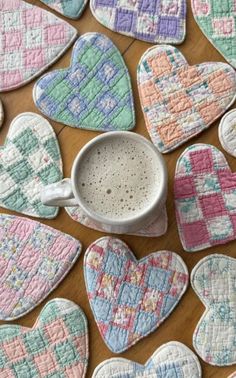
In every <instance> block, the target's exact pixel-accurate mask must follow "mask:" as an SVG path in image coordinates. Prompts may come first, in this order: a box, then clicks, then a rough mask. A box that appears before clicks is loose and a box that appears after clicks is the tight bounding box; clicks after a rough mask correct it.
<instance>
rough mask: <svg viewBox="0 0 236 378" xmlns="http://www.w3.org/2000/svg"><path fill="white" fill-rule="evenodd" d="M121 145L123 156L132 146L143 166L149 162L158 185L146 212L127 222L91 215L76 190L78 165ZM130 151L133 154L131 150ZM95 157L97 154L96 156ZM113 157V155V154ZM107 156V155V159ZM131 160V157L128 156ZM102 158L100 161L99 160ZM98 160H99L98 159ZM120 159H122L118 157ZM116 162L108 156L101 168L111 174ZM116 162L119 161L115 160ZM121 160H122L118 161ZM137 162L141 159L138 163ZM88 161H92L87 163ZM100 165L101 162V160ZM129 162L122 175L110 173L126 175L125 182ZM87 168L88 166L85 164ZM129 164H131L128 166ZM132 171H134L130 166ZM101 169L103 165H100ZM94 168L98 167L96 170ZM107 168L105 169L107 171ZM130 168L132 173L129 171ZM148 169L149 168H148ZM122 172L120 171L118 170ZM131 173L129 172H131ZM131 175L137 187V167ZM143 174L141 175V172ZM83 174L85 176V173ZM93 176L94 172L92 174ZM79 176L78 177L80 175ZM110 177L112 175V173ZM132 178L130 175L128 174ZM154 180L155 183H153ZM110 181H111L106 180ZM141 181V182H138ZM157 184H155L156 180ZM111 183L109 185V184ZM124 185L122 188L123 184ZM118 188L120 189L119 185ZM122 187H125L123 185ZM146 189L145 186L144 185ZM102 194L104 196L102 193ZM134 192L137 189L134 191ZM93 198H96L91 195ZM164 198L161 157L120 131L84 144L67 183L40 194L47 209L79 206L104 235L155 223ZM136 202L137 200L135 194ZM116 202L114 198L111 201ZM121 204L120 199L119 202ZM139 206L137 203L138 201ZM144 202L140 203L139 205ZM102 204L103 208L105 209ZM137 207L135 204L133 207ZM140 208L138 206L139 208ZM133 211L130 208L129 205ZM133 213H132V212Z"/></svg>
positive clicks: (146, 144) (145, 143) (147, 144)
mask: <svg viewBox="0 0 236 378" xmlns="http://www.w3.org/2000/svg"><path fill="white" fill-rule="evenodd" d="M121 142H122V143H124V144H125V146H126V147H124V148H125V153H126V152H127V153H131V152H129V146H133V147H134V146H136V148H140V150H137V151H141V149H142V152H143V154H144V155H143V156H145V159H146V160H145V159H143V161H144V163H145V161H146V162H148V161H149V159H150V161H152V165H153V167H156V169H157V171H158V174H156V173H155V172H153V173H154V175H153V177H154V176H155V174H156V176H155V177H156V178H157V177H158V182H156V183H155V182H154V183H152V184H154V185H155V186H156V187H155V192H154V191H153V190H152V195H153V196H154V197H153V200H152V201H151V203H150V204H148V206H147V207H146V208H143V210H142V211H141V213H137V214H135V215H134V216H128V217H127V218H125V217H124V216H123V217H120V218H119V217H118V218H115V219H114V217H113V216H106V215H104V214H101V212H100V213H99V212H98V211H95V210H94V209H92V208H91V206H89V204H88V203H87V202H86V201H87V199H86V200H85V198H84V194H83V195H82V191H81V189H80V188H79V187H81V186H80V185H79V183H80V179H81V178H80V169H81V171H83V172H84V168H83V169H82V164H84V162H85V161H86V159H88V161H89V159H90V160H91V159H94V157H93V155H94V153H95V149H96V151H98V149H100V148H101V149H102V148H104V150H105V149H106V147H107V149H109V148H113V147H110V146H113V144H114V146H116V145H117V146H118V145H119V146H121ZM133 151H134V150H133ZM96 153H97V152H96ZM114 154H115V153H114ZM109 156H110V155H109ZM129 156H131V155H129ZM106 157H107V155H106ZM101 158H102V157H101ZM101 158H100V159H101ZM121 158H124V157H123V156H121ZM112 159H113V160H114V159H116V155H113V156H111V159H107V160H106V161H107V163H106V164H107V165H106V167H105V168H104V169H105V170H109V171H110V172H112V169H113V163H112V161H111V160H112ZM118 159H119V157H118ZM121 160H122V159H121ZM132 160H134V157H132ZM139 160H141V159H139ZM91 161H92V160H91ZM101 161H102V160H101ZM130 161H131V160H128V161H127V164H125V167H124V170H123V173H122V170H120V169H119V172H118V171H117V170H116V172H115V171H114V175H115V174H116V173H117V172H118V173H119V175H121V174H124V175H125V174H126V179H127V171H126V169H128V168H127V167H129V163H130ZM86 164H88V163H86ZM130 164H131V163H130ZM132 164H133V168H134V164H136V163H135V160H134V162H133V163H132ZM137 164H142V161H139V162H138V163H137ZM104 166H105V165H104ZM87 167H88V165H85V168H87ZM89 168H91V169H92V163H91V164H90V166H89ZM97 168H98V167H97ZM108 168H109V169H108ZM133 168H132V169H133ZM148 168H149V167H148ZM122 169H123V168H122ZM132 169H131V172H132ZM150 169H151V168H150ZM133 171H134V172H135V173H133V175H135V176H137V177H136V180H137V181H136V182H138V183H139V176H138V175H139V169H138V166H137V169H135V170H133ZM144 172H145V171H144ZM85 173H86V172H85ZM93 173H94V172H93ZM81 174H82V173H81ZM112 175H113V173H112ZM131 175H132V174H131ZM150 178H151V177H146V179H148V180H149V184H150ZM156 178H155V180H156ZM110 179H111V178H110ZM141 179H142V178H141ZM104 180H105V179H104ZM153 180H154V179H153ZM156 181H157V180H156ZM111 182H113V181H111ZM122 182H123V178H122V177H121V183H122ZM124 185H125V184H124ZM120 186H122V185H120ZM125 186H126V185H125ZM149 186H150V185H149ZM147 187H148V185H147ZM147 187H146V188H145V185H143V187H142V189H145V190H147ZM98 189H99V193H100V194H101V190H104V198H106V196H107V193H109V190H110V189H109V190H107V188H106V187H103V183H101V185H100V187H99V188H98ZM105 190H106V192H105ZM137 190H138V189H137ZM116 193H118V194H117V195H119V191H117V192H116ZM95 197H96V194H95ZM131 197H132V198H133V197H135V193H133V196H130V197H129V198H131ZM166 197H167V168H166V165H165V162H164V159H163V157H162V155H161V154H160V153H159V152H158V150H157V149H156V147H155V146H154V145H153V144H152V143H151V142H150V141H148V140H147V139H146V138H144V137H142V136H140V135H138V134H136V133H132V132H124V131H121V132H119V131H117V132H116V131H115V132H114V131H113V132H107V133H104V134H102V135H99V136H98V137H95V138H94V139H92V140H91V141H90V142H88V143H87V144H86V145H85V146H84V147H83V148H82V149H81V151H80V152H79V153H78V155H77V157H76V158H75V160H74V163H73V166H72V171H71V179H68V178H66V179H64V180H62V181H61V182H57V183H55V184H51V185H48V186H46V187H44V188H43V190H42V192H41V201H42V203H43V204H44V205H48V206H61V207H68V206H80V207H81V209H82V210H83V211H84V213H85V214H86V215H87V216H88V217H89V218H90V219H91V220H92V221H93V222H95V224H97V225H98V226H99V227H101V228H102V229H103V230H104V231H107V232H114V233H119V234H122V233H130V232H135V231H138V230H140V229H141V228H143V227H146V226H148V225H149V224H151V223H152V222H154V221H155V219H157V218H158V216H159V215H160V212H161V210H162V209H163V207H164V206H165V202H166ZM139 198H140V199H141V202H142V198H141V197H140V194H139ZM115 199H116V197H115ZM120 201H122V199H120ZM125 201H126V207H127V206H128V205H127V201H129V200H127V199H125ZM145 201H148V198H147V199H145ZM139 202H140V201H139ZM143 202H144V201H143ZM106 203H107V202H105V204H104V206H106ZM109 204H111V205H112V202H109ZM109 204H108V207H109V208H110V207H111V206H110V205H109ZM138 205H139V203H137V206H138ZM140 206H141V205H140ZM133 207H134V205H133ZM132 210H136V209H132Z"/></svg>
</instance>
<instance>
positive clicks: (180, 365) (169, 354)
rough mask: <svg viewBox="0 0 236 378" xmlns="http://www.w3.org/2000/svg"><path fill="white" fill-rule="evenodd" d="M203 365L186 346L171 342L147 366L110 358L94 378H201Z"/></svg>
mask: <svg viewBox="0 0 236 378" xmlns="http://www.w3.org/2000/svg"><path fill="white" fill-rule="evenodd" d="M201 376H202V372H201V365H200V363H199V361H198V358H197V356H195V354H194V353H193V352H192V351H191V350H190V349H189V348H187V347H186V346H185V345H184V344H181V343H179V342H177V341H171V342H169V343H167V344H164V345H162V346H161V347H160V348H158V349H157V350H156V351H155V352H154V354H153V355H152V357H151V358H149V360H148V361H147V362H146V364H145V365H140V364H138V363H136V362H133V361H130V360H126V359H125V358H110V359H109V360H106V361H104V362H102V363H101V364H100V365H98V367H97V368H96V369H95V371H94V373H93V376H92V378H109V377H111V378H124V377H127V378H137V377H153V378H154V377H158V378H167V377H170V378H175V377H176V378H178V377H179V378H180V377H181V378H189V377H192V378H201Z"/></svg>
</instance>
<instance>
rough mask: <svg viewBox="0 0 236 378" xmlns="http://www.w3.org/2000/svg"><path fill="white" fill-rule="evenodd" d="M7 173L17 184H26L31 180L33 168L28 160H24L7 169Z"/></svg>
mask: <svg viewBox="0 0 236 378" xmlns="http://www.w3.org/2000/svg"><path fill="white" fill-rule="evenodd" d="M6 171H7V172H8V174H9V175H10V176H11V178H12V179H13V180H14V181H15V183H22V184H23V183H24V182H26V181H28V180H29V179H30V177H31V176H32V173H33V169H32V167H31V166H30V165H29V163H28V162H27V160H26V159H23V160H21V161H19V162H17V163H15V164H13V165H11V166H10V167H7V169H6Z"/></svg>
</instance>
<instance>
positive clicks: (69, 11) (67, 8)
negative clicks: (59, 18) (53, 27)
mask: <svg viewBox="0 0 236 378" xmlns="http://www.w3.org/2000/svg"><path fill="white" fill-rule="evenodd" d="M40 1H41V2H42V3H44V4H46V5H47V6H48V7H50V8H52V9H54V10H56V11H57V12H58V13H61V14H62V15H63V16H65V17H69V18H72V19H77V18H79V17H80V15H81V13H82V12H83V10H84V8H85V6H86V4H87V2H88V0H40Z"/></svg>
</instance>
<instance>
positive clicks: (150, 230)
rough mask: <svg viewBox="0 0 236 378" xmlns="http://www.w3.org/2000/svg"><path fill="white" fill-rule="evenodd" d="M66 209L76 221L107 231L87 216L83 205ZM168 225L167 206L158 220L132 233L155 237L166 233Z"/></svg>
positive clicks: (94, 228)
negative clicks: (82, 207)
mask: <svg viewBox="0 0 236 378" xmlns="http://www.w3.org/2000/svg"><path fill="white" fill-rule="evenodd" d="M65 210H66V211H67V213H68V215H69V216H70V217H71V218H72V219H73V220H74V221H76V222H79V223H81V224H82V225H83V226H86V227H89V228H92V229H93V230H97V231H101V232H105V230H103V229H102V227H98V225H97V224H96V223H94V222H93V221H92V220H91V219H90V218H88V217H87V216H86V214H85V213H84V212H83V210H82V209H81V207H79V206H76V207H66V208H65ZM167 227H168V218H167V212H166V208H164V209H163V210H162V211H161V213H160V217H159V218H158V219H157V220H155V221H154V222H153V223H151V224H150V225H148V226H147V227H145V228H143V229H142V230H139V231H137V232H136V233H133V234H131V235H136V236H144V237H145V236H146V237H150V238H155V237H158V236H161V235H164V234H165V233H166V231H167Z"/></svg>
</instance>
